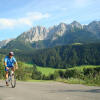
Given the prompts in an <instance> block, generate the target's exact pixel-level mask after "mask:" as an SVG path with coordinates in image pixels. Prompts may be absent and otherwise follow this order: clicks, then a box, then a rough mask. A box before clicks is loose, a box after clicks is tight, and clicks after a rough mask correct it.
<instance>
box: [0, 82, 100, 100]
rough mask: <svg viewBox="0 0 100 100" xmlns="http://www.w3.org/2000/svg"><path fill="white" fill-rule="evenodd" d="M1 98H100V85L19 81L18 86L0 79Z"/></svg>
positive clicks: (95, 99) (98, 99) (30, 99)
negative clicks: (14, 86)
mask: <svg viewBox="0 0 100 100" xmlns="http://www.w3.org/2000/svg"><path fill="white" fill-rule="evenodd" d="M0 100H100V87H95V86H84V85H79V84H77V85H76V84H65V83H60V82H17V86H16V88H11V87H10V86H9V87H6V86H5V82H3V81H0Z"/></svg>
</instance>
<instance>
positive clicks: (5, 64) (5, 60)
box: [4, 58, 9, 69]
mask: <svg viewBox="0 0 100 100" xmlns="http://www.w3.org/2000/svg"><path fill="white" fill-rule="evenodd" d="M6 62H7V59H6V58H5V59H4V66H5V67H6V68H7V69H9V68H8V67H7V63H6Z"/></svg>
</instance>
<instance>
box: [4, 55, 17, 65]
mask: <svg viewBox="0 0 100 100" xmlns="http://www.w3.org/2000/svg"><path fill="white" fill-rule="evenodd" d="M4 62H6V64H7V67H13V66H14V63H16V59H15V58H14V57H12V58H9V56H6V57H5V59H4Z"/></svg>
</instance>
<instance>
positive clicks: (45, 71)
mask: <svg viewBox="0 0 100 100" xmlns="http://www.w3.org/2000/svg"><path fill="white" fill-rule="evenodd" d="M23 65H24V67H28V68H32V67H33V65H32V64H27V63H23ZM36 67H37V70H38V71H40V72H41V73H42V74H45V75H46V76H47V75H49V74H53V73H54V72H55V71H58V70H62V71H65V70H66V69H56V68H49V67H40V66H36ZM97 67H100V65H82V66H75V67H73V68H68V69H69V70H73V69H76V70H78V71H81V72H82V71H83V69H84V68H97Z"/></svg>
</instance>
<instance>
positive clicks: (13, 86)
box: [11, 75, 16, 88]
mask: <svg viewBox="0 0 100 100" xmlns="http://www.w3.org/2000/svg"><path fill="white" fill-rule="evenodd" d="M11 86H12V88H15V87H16V76H15V75H12V79H11Z"/></svg>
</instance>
